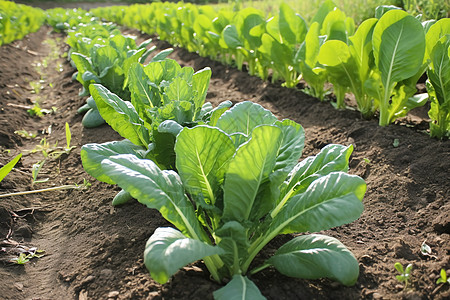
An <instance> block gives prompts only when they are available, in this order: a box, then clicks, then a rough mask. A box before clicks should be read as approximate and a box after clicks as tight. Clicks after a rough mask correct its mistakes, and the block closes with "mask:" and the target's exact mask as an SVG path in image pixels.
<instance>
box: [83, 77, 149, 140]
mask: <svg viewBox="0 0 450 300" xmlns="http://www.w3.org/2000/svg"><path fill="white" fill-rule="evenodd" d="M90 92H91V95H92V97H93V98H94V99H95V103H96V104H97V108H98V111H99V112H100V114H101V116H102V117H103V119H104V120H105V121H106V122H107V123H108V124H109V125H110V126H111V127H112V128H113V129H114V130H115V131H117V132H118V133H119V134H120V135H121V136H122V137H124V138H126V139H128V140H130V141H131V142H132V143H134V144H136V145H142V146H147V145H148V144H149V143H150V136H149V132H148V129H147V128H145V127H144V121H143V120H142V119H141V118H139V115H138V113H137V112H136V110H135V108H134V107H133V105H131V103H129V102H127V101H123V100H122V99H120V98H119V97H117V95H115V94H113V93H111V92H110V91H109V90H108V89H106V88H105V87H103V86H102V85H100V84H92V85H91V86H90Z"/></svg>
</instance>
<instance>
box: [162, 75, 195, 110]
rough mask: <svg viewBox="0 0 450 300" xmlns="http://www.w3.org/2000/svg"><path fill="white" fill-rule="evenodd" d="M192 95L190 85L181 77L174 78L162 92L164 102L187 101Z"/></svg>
mask: <svg viewBox="0 0 450 300" xmlns="http://www.w3.org/2000/svg"><path fill="white" fill-rule="evenodd" d="M191 97H192V86H190V85H189V84H188V83H187V82H186V80H185V79H183V78H181V77H177V78H175V79H174V80H173V81H172V82H171V83H170V84H169V86H168V87H166V89H165V93H164V104H169V103H170V102H172V101H189V100H190V99H191Z"/></svg>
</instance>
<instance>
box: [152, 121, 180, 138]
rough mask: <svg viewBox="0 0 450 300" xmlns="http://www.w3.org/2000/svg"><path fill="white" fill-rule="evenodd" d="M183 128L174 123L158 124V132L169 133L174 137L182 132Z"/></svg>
mask: <svg viewBox="0 0 450 300" xmlns="http://www.w3.org/2000/svg"><path fill="white" fill-rule="evenodd" d="M183 128H184V127H183V126H181V125H180V124H178V123H177V122H175V121H172V120H165V121H164V122H162V123H161V124H159V126H158V132H161V133H170V134H172V135H173V136H174V137H176V136H177V135H178V134H179V133H180V131H181V130H183Z"/></svg>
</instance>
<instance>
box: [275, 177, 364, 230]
mask: <svg viewBox="0 0 450 300" xmlns="http://www.w3.org/2000/svg"><path fill="white" fill-rule="evenodd" d="M365 191H366V183H365V182H364V180H363V179H361V178H360V177H358V176H354V175H348V174H346V173H343V172H332V173H330V174H328V175H326V176H323V177H320V178H319V179H317V180H315V181H313V182H312V183H311V184H310V185H309V186H308V188H307V189H306V191H304V192H303V193H301V194H298V195H295V196H293V197H292V198H290V199H289V200H288V201H287V203H286V204H285V205H284V206H283V208H282V209H281V211H280V212H279V213H278V214H277V215H276V216H275V217H274V219H273V221H272V224H271V226H270V228H271V229H270V230H269V232H273V233H277V232H278V233H281V234H285V233H293V232H307V231H309V232H316V231H321V230H326V229H330V228H332V227H336V226H340V225H343V224H347V223H350V222H353V221H354V220H356V219H357V218H358V217H359V216H360V215H361V213H362V211H363V204H362V202H361V200H362V198H363V196H364V193H365Z"/></svg>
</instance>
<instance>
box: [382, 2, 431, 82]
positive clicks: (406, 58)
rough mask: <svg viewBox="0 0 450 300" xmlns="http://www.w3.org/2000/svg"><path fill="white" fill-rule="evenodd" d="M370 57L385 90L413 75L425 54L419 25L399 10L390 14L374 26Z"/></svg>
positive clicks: (385, 15) (389, 12)
mask: <svg viewBox="0 0 450 300" xmlns="http://www.w3.org/2000/svg"><path fill="white" fill-rule="evenodd" d="M373 53H374V56H375V63H376V65H377V67H378V69H379V70H380V73H381V79H382V82H383V85H384V87H385V88H386V89H390V88H392V85H393V83H394V82H398V81H402V80H404V79H407V78H409V77H411V76H413V75H415V74H416V73H417V72H418V70H419V69H420V67H421V66H422V61H423V57H424V53H425V34H424V31H423V28H422V25H421V24H420V22H419V21H418V20H417V19H415V18H414V17H413V16H411V15H408V13H406V12H404V11H402V10H390V11H388V12H387V13H385V14H384V15H383V17H382V18H381V19H380V20H379V21H378V23H377V24H376V25H375V29H374V32H373Z"/></svg>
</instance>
